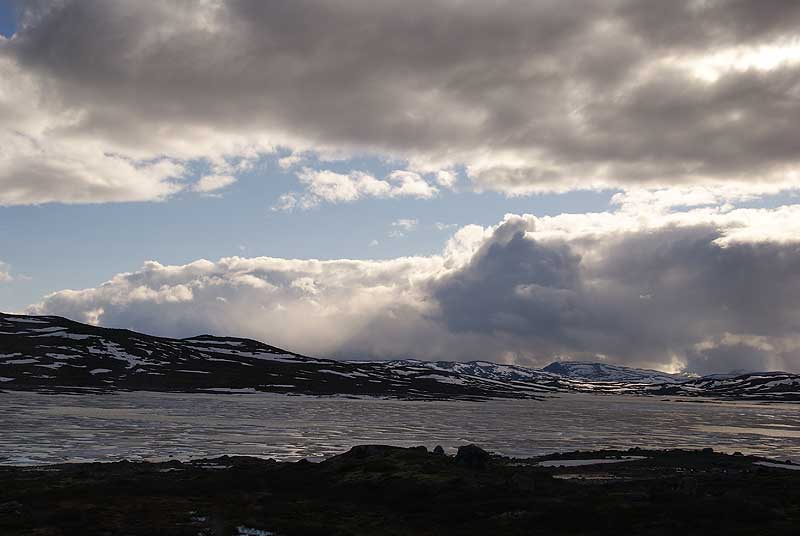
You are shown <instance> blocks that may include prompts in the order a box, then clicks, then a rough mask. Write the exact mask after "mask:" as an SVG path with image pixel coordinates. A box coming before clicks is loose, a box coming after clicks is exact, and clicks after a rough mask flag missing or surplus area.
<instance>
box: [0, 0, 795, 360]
mask: <svg viewBox="0 0 800 536" xmlns="http://www.w3.org/2000/svg"><path fill="white" fill-rule="evenodd" d="M798 23H800V4H798V3H797V2H794V1H788V0H787V1H782V0H769V1H764V0H761V1H749V0H676V1H674V2H668V3H667V2H662V1H656V0H584V1H581V2H574V3H564V2H554V1H551V0H536V1H525V2H513V1H507V2H499V3H497V5H494V4H492V5H491V6H490V5H489V4H487V3H486V2H481V1H471V0H466V1H464V2H452V1H450V0H434V1H425V2H416V1H412V2H411V3H402V5H401V4H400V3H396V2H361V1H354V0H307V1H306V0H302V1H291V2H289V1H287V2H283V1H276V2H260V1H256V0H202V1H199V2H188V1H177V0H176V1H164V2H130V1H122V0H108V1H100V0H82V1H75V0H58V1H55V0H53V1H48V0H33V1H26V2H13V1H11V2H8V1H7V2H4V3H0V36H2V37H0V310H3V311H8V312H20V313H29V314H57V315H62V316H67V317H69V318H73V319H75V320H79V321H82V322H89V323H93V324H98V325H103V326H110V327H123V328H130V329H135V330H138V331H144V332H147V333H152V334H157V335H163V336H172V337H188V336H192V335H196V334H199V333H207V332H210V333H216V334H225V335H236V336H244V337H251V338H256V339H259V340H263V341H265V342H268V343H270V344H274V345H277V346H282V347H285V348H289V349H291V350H294V351H298V352H303V353H307V354H313V355H319V356H328V357H335V358H350V359H353V358H358V359H360V358H370V359H375V358H378V359H389V358H399V357H403V358H406V357H414V358H420V359H447V360H462V361H463V360H471V359H485V360H494V361H500V362H508V363H518V364H523V365H530V366H543V365H546V364H547V363H549V362H551V361H554V360H591V361H607V362H613V363H619V364H626V365H632V366H642V367H650V368H657V369H660V370H667V371H680V370H685V371H688V372H697V373H710V372H727V371H730V370H738V369H746V370H773V369H780V370H790V371H795V372H800V310H798V309H797V307H796V304H797V303H800V301H798V300H800V238H798V237H800V201H798V193H800V174H799V173H800V131H799V130H800V127H798V125H800V32H798V30H797V28H799V27H800V24H798ZM88 28H91V29H92V30H91V31H88V30H87V29H88Z"/></svg>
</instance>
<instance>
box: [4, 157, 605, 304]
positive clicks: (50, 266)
mask: <svg viewBox="0 0 800 536" xmlns="http://www.w3.org/2000/svg"><path fill="white" fill-rule="evenodd" d="M280 156H281V155H280V154H278V155H270V156H267V157H264V158H262V159H261V160H259V161H258V162H257V163H256V164H255V166H254V167H253V168H252V169H251V170H249V171H248V172H246V173H243V174H241V175H240V176H239V180H238V181H237V182H236V183H235V184H233V185H232V186H230V187H228V188H226V189H224V190H221V191H219V192H217V194H218V195H202V194H199V193H196V192H192V191H190V190H188V189H187V190H186V191H183V192H181V193H180V194H178V195H176V196H174V197H172V198H170V199H168V200H166V201H163V202H142V203H109V204H97V205H86V204H84V205H63V204H47V205H42V206H16V207H0V260H2V261H4V262H6V263H9V264H10V265H11V266H12V269H13V272H14V273H20V274H26V275H28V276H30V277H31V279H30V280H29V281H24V280H17V281H15V282H13V283H11V284H8V283H6V284H2V285H0V310H15V311H19V310H21V308H23V307H25V306H26V305H28V304H30V303H34V302H36V301H38V300H39V299H41V297H42V296H43V295H45V294H46V293H48V292H52V291H56V290H61V289H64V288H85V287H90V286H96V285H98V284H99V283H101V282H102V281H105V280H108V279H109V278H110V277H112V276H113V275H114V274H116V273H120V272H128V271H131V270H135V269H137V268H139V267H140V266H141V265H142V263H143V262H144V261H146V260H156V261H158V262H160V263H162V264H184V263H187V262H191V261H194V260H197V259H201V258H205V259H209V260H216V259H219V258H220V257H225V256H233V255H240V256H247V257H251V256H262V255H263V256H272V257H284V258H318V259H338V258H352V259H367V258H371V259H387V258H394V257H398V256H409V255H431V254H436V253H439V252H441V251H442V248H443V246H444V244H445V242H446V241H447V239H448V238H449V237H450V235H451V234H452V233H453V232H454V230H455V228H449V229H444V230H441V229H439V228H437V226H436V224H437V222H440V223H444V224H448V225H455V226H456V227H460V226H463V225H467V224H479V225H484V226H485V225H493V224H496V223H497V222H498V221H499V220H500V219H501V218H502V217H503V215H504V214H506V213H532V214H536V215H555V214H559V213H563V212H590V211H603V210H607V209H608V206H609V205H608V202H609V199H610V197H611V195H612V193H613V192H572V193H567V194H560V195H555V194H554V195H536V196H529V197H516V198H507V197H505V196H503V195H501V194H498V193H493V192H485V193H481V194H475V193H472V192H469V191H468V184H467V182H466V181H465V180H464V179H463V178H462V179H461V185H460V191H457V192H450V191H442V193H441V195H440V196H438V197H436V198H434V199H427V200H420V199H411V198H395V199H375V198H366V199H363V200H359V201H356V202H353V203H341V204H327V203H322V204H321V205H320V206H318V207H316V208H313V209H310V210H295V211H292V212H281V211H273V210H271V207H272V206H273V205H274V204H275V203H276V201H277V200H278V198H279V197H280V195H281V194H284V193H286V192H289V191H302V185H301V184H300V183H299V181H298V180H297V178H296V176H295V173H294V171H293V170H288V171H287V170H284V169H282V168H281V167H280V166H279V165H278V162H277V160H278V158H279V157H280ZM308 165H311V166H313V167H314V168H315V169H330V170H333V171H337V172H341V173H345V172H348V171H351V170H360V171H364V172H367V173H372V174H374V175H375V176H376V177H379V178H382V177H384V176H385V175H386V174H387V173H389V172H390V171H392V170H393V169H398V168H401V167H402V166H401V165H398V163H397V162H389V161H385V160H381V159H373V158H357V159H352V160H348V161H339V162H317V161H314V160H310V161H309V163H308ZM207 171H208V168H207V166H206V165H205V164H202V163H197V164H193V165H192V166H191V173H192V177H190V178H189V179H188V180H189V181H193V180H196V179H197V178H199V177H200V176H201V175H202V174H204V173H206V172H207ZM398 219H416V220H418V221H419V224H418V227H417V228H416V229H414V230H412V231H409V232H407V233H405V235H404V236H402V237H391V236H390V233H391V231H392V230H394V228H393V227H392V222H394V221H396V220H398ZM373 241H377V244H376V245H371V244H372V243H373Z"/></svg>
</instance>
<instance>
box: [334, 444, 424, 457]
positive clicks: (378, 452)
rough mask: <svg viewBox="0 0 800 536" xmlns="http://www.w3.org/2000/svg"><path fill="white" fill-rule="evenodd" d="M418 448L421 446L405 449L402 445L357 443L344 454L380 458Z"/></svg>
mask: <svg viewBox="0 0 800 536" xmlns="http://www.w3.org/2000/svg"><path fill="white" fill-rule="evenodd" d="M418 448H419V447H412V448H411V449H404V448H402V447H393V446H390V445H356V446H355V447H353V448H351V449H350V450H349V451H347V452H346V453H345V454H344V456H346V457H351V458H373V457H379V458H380V457H384V456H390V455H392V454H397V453H398V452H402V451H404V450H414V449H418ZM423 448H425V447H423Z"/></svg>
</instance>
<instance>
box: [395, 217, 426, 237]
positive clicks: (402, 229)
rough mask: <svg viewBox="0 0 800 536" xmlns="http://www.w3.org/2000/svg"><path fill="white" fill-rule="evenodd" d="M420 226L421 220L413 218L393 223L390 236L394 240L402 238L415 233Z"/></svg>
mask: <svg viewBox="0 0 800 536" xmlns="http://www.w3.org/2000/svg"><path fill="white" fill-rule="evenodd" d="M417 225H419V220H417V219H412V218H401V219H399V220H395V221H393V222H392V228H393V229H392V231H390V232H389V236H390V237H392V238H402V237H404V236H405V235H406V234H407V233H409V232H411V231H413V230H414V229H416V228H417Z"/></svg>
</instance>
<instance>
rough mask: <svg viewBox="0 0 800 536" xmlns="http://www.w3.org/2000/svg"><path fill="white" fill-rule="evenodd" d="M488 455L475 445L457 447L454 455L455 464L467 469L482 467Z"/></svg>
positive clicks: (487, 459)
mask: <svg viewBox="0 0 800 536" xmlns="http://www.w3.org/2000/svg"><path fill="white" fill-rule="evenodd" d="M489 458H490V456H489V453H488V452H486V451H485V450H483V449H482V448H480V447H479V446H477V445H465V446H463V447H458V452H457V453H456V463H460V464H462V465H466V466H468V467H483V466H484V465H486V462H488V461H489Z"/></svg>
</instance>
